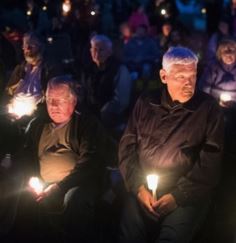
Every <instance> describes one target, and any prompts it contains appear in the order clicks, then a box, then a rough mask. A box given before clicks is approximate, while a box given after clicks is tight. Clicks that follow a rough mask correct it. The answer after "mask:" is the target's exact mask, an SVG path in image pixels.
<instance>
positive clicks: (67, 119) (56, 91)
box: [22, 76, 117, 242]
mask: <svg viewBox="0 0 236 243" xmlns="http://www.w3.org/2000/svg"><path fill="white" fill-rule="evenodd" d="M75 90H76V83H75V82H73V80H71V79H70V78H69V77H67V76H58V77H55V78H53V79H51V80H50V81H49V83H48V88H47V92H46V104H47V111H48V114H49V119H42V118H38V119H35V120H33V121H32V122H31V124H30V126H29V128H28V130H27V135H28V136H27V141H26V144H25V147H24V155H23V159H22V161H25V167H24V168H25V171H24V172H25V176H26V179H27V180H28V179H29V178H30V177H32V176H38V177H39V178H41V179H42V181H43V182H44V184H45V187H44V190H43V191H41V192H40V191H38V192H37V191H36V192H37V193H35V198H36V201H38V202H42V204H43V205H46V206H50V204H51V203H52V202H59V201H60V199H62V201H64V213H63V215H64V219H65V229H66V232H67V233H70V234H69V235H70V237H71V238H72V239H73V240H75V239H76V240H78V241H79V242H92V239H91V237H93V236H94V235H93V234H91V233H93V231H90V230H91V229H92V226H93V222H94V221H95V218H94V217H95V215H94V211H95V205H96V202H97V201H98V200H99V197H100V196H101V194H102V192H103V190H104V175H105V172H106V170H105V167H106V166H107V165H108V164H111V163H112V161H113V162H115V163H116V157H117V156H116V146H115V143H114V142H113V140H112V139H110V137H109V136H107V134H106V133H105V132H104V130H103V128H102V126H101V125H100V123H99V122H98V121H97V119H96V118H95V117H93V116H91V115H89V114H87V113H84V112H82V113H78V112H77V111H76V110H75V108H76V103H77V95H76V93H75ZM59 206H60V205H59Z"/></svg>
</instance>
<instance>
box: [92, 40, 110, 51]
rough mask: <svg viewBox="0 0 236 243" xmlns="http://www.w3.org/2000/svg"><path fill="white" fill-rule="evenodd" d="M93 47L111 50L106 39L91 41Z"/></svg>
mask: <svg viewBox="0 0 236 243" xmlns="http://www.w3.org/2000/svg"><path fill="white" fill-rule="evenodd" d="M91 48H92V49H99V50H109V45H108V43H106V42H105V41H96V42H93V41H92V42H91Z"/></svg>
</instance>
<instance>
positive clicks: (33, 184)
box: [29, 177, 43, 195]
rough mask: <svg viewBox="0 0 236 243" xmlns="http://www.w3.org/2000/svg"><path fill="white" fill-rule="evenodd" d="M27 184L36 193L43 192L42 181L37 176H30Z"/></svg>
mask: <svg viewBox="0 0 236 243" xmlns="http://www.w3.org/2000/svg"><path fill="white" fill-rule="evenodd" d="M29 186H30V188H31V189H33V190H34V192H35V193H36V194H37V195H38V194H40V193H41V192H43V183H42V182H41V180H40V179H39V178H38V177H31V178H30V180H29Z"/></svg>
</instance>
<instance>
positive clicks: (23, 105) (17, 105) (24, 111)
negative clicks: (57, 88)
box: [8, 94, 37, 118]
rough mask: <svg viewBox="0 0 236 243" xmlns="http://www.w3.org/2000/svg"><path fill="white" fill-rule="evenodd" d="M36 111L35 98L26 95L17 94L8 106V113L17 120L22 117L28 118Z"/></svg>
mask: <svg viewBox="0 0 236 243" xmlns="http://www.w3.org/2000/svg"><path fill="white" fill-rule="evenodd" d="M36 109H37V102H36V99H35V97H34V96H30V95H27V94H18V95H17V96H15V97H14V98H13V99H12V101H11V102H10V104H8V112H9V113H10V114H13V115H14V116H16V117H17V118H21V117H22V116H24V115H28V116H30V115H32V114H33V112H34V111H35V110H36Z"/></svg>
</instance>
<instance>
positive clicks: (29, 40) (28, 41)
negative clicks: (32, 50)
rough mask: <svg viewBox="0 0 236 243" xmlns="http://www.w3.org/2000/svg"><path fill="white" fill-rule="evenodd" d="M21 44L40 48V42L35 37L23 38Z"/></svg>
mask: <svg viewBox="0 0 236 243" xmlns="http://www.w3.org/2000/svg"><path fill="white" fill-rule="evenodd" d="M23 44H24V45H34V46H40V45H41V42H40V40H38V39H37V38H36V37H33V36H24V38H23Z"/></svg>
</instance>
